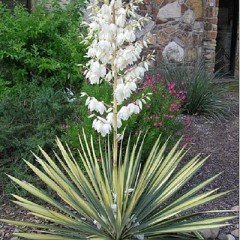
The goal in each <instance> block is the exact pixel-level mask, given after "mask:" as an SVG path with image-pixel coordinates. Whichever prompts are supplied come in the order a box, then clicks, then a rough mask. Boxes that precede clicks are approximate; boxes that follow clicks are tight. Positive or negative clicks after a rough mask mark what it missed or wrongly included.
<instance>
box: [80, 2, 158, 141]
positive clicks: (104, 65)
mask: <svg viewBox="0 0 240 240" xmlns="http://www.w3.org/2000/svg"><path fill="white" fill-rule="evenodd" d="M142 2H143V0H130V1H129V3H123V1H122V0H90V1H89V4H88V5H89V7H88V10H89V11H90V20H91V22H90V23H89V24H88V29H89V31H88V37H87V40H89V42H90V45H89V47H88V51H87V57H88V58H90V60H89V63H88V65H87V66H88V70H87V71H86V78H87V79H88V81H89V82H90V84H101V83H102V82H103V81H106V82H107V83H108V84H110V85H111V86H112V88H113V101H112V103H104V102H103V101H99V100H97V99H96V98H95V97H91V96H89V95H88V94H86V93H84V94H82V96H83V97H87V100H86V105H87V106H88V109H89V111H90V112H91V116H92V117H95V119H94V120H93V124H92V127H93V128H94V129H95V130H96V131H97V132H99V133H100V134H101V135H102V136H106V135H107V134H110V133H111V131H112V130H114V138H115V140H116V139H117V136H118V134H117V129H118V128H121V127H122V121H126V120H128V119H129V118H130V117H131V116H132V115H133V114H139V113H140V111H141V110H142V107H143V106H142V104H143V103H146V100H147V96H145V97H144V96H143V97H142V98H141V99H135V100H133V99H132V95H133V94H134V93H135V92H137V91H138V88H137V85H138V83H139V81H141V79H142V78H143V76H144V74H145V72H146V71H147V70H148V69H149V64H150V61H152V60H153V59H154V57H153V55H152V54H149V55H148V56H146V57H144V56H142V51H143V48H144V47H145V48H146V47H147V40H146V38H144V40H137V38H136V33H137V31H138V30H139V29H141V28H142V26H143V25H144V24H145V23H146V22H147V21H148V20H149V18H148V17H142V16H141V17H139V15H137V14H136V12H137V10H138V7H137V6H136V4H138V3H142ZM144 98H145V99H144ZM127 101H128V102H127ZM123 104H124V105H123ZM109 105H110V107H108V109H107V108H106V106H109ZM92 112H95V113H94V114H93V113H92ZM96 113H98V114H100V116H97V115H95V114H96ZM116 141H117V140H116Z"/></svg>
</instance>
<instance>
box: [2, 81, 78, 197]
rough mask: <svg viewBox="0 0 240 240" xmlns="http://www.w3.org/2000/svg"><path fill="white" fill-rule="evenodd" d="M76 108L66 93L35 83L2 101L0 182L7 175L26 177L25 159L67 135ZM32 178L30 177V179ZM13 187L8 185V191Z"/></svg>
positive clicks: (10, 93) (20, 88) (15, 88)
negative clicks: (31, 152)
mask: <svg viewBox="0 0 240 240" xmlns="http://www.w3.org/2000/svg"><path fill="white" fill-rule="evenodd" d="M75 109H77V106H76V105H75V103H74V102H69V100H68V97H67V94H66V93H65V92H64V91H62V90H55V89H53V88H52V87H48V86H47V87H45V86H42V87H39V86H38V85H36V84H35V83H30V84H28V85H26V84H22V85H19V84H18V85H16V86H15V87H12V88H11V90H10V91H9V93H7V94H6V95H4V96H3V97H2V100H1V101H0V159H1V161H0V166H1V167H2V168H1V173H0V179H1V181H4V179H6V178H5V176H4V174H5V173H6V172H7V173H11V174H13V173H15V175H16V176H22V175H23V174H25V170H26V168H25V167H24V165H23V164H22V163H23V161H22V159H23V158H25V159H28V160H32V159H29V157H30V156H29V152H30V151H31V150H32V151H36V150H37V149H38V146H43V147H44V148H45V149H46V150H48V149H51V148H52V147H53V146H54V139H55V137H56V136H61V135H62V134H64V132H65V125H66V122H67V121H68V119H74V118H75V115H76V110H75ZM29 177H31V176H29ZM4 183H5V181H4ZM11 187H12V186H11V185H8V184H7V185H6V189H5V192H7V193H8V192H9V191H10V190H11V189H10V188H11Z"/></svg>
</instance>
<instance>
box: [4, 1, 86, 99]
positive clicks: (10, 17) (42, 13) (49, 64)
mask: <svg viewBox="0 0 240 240" xmlns="http://www.w3.org/2000/svg"><path fill="white" fill-rule="evenodd" d="M80 2H81V1H80ZM78 11H79V9H78V6H76V5H75V4H69V5H68V6H66V9H62V8H61V7H60V6H59V5H54V7H52V8H51V11H50V10H46V9H45V8H44V7H43V6H42V5H37V7H36V10H35V11H34V13H32V14H30V13H29V12H28V11H27V10H26V9H25V8H24V7H22V6H21V5H17V6H16V7H15V8H14V12H11V11H10V10H8V9H6V8H5V7H4V6H3V5H0V19H1V21H0V79H1V81H0V82H3V83H4V84H5V85H7V86H10V87H11V86H14V85H15V84H17V83H21V84H22V83H29V82H33V81H34V82H38V83H39V84H42V83H44V84H47V85H49V86H54V87H55V88H56V87H59V88H62V87H66V86H68V85H69V84H71V85H74V86H75V87H79V86H80V85H81V81H82V77H81V74H80V72H79V67H78V66H77V64H78V63H79V64H81V63H83V62H85V59H84V55H85V46H84V45H83V44H82V43H81V40H82V37H80V34H79V30H80V25H79V20H80V15H79V12H78ZM81 32H82V33H84V32H85V30H84V29H81ZM0 90H1V88H0ZM0 95H1V94H0Z"/></svg>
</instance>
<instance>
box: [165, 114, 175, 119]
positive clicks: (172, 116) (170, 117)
mask: <svg viewBox="0 0 240 240" xmlns="http://www.w3.org/2000/svg"><path fill="white" fill-rule="evenodd" d="M164 117H165V118H168V119H173V118H175V116H174V115H172V114H164Z"/></svg>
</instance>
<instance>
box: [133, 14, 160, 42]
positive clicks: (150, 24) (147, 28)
mask: <svg viewBox="0 0 240 240" xmlns="http://www.w3.org/2000/svg"><path fill="white" fill-rule="evenodd" d="M138 17H139V18H140V17H141V16H140V15H137V18H138ZM155 26H156V23H155V22H154V21H152V20H149V21H148V23H147V24H146V25H145V26H143V28H142V29H141V30H139V31H137V32H136V38H137V39H139V38H141V37H143V36H145V35H146V34H147V33H149V32H151V31H152V30H153V29H154V27H155Z"/></svg>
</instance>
